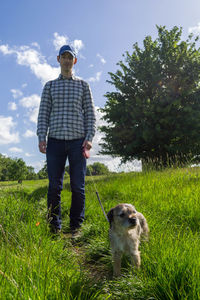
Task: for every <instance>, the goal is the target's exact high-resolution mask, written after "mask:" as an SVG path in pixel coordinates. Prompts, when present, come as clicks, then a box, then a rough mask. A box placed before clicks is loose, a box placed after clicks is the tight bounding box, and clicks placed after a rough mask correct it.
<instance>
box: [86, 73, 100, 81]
mask: <svg viewBox="0 0 200 300" xmlns="http://www.w3.org/2000/svg"><path fill="white" fill-rule="evenodd" d="M101 74H102V72H97V73H96V76H95V77H90V78H88V81H89V82H96V81H99V80H100V78H101Z"/></svg>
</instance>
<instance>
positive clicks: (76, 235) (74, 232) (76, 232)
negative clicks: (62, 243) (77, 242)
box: [71, 228, 81, 239]
mask: <svg viewBox="0 0 200 300" xmlns="http://www.w3.org/2000/svg"><path fill="white" fill-rule="evenodd" d="M71 234H72V239H77V238H79V237H81V231H80V229H79V228H77V229H73V230H71Z"/></svg>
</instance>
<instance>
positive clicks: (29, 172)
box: [26, 166, 37, 180]
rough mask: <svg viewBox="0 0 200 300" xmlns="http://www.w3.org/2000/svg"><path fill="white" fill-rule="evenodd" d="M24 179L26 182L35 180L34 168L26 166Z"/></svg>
mask: <svg viewBox="0 0 200 300" xmlns="http://www.w3.org/2000/svg"><path fill="white" fill-rule="evenodd" d="M26 179H27V180H32V179H37V174H36V173H35V171H34V168H33V167H31V166H27V175H26Z"/></svg>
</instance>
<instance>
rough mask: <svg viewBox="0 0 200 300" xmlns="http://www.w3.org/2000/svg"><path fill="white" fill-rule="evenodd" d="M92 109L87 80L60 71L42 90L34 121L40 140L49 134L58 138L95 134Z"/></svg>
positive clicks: (76, 137) (67, 138)
mask: <svg viewBox="0 0 200 300" xmlns="http://www.w3.org/2000/svg"><path fill="white" fill-rule="evenodd" d="M95 121H96V119H95V108H94V103H93V99H92V94H91V90H90V87H89V85H88V83H87V82H85V81H83V80H81V79H79V78H77V77H74V76H72V77H71V78H70V79H65V78H64V77H63V76H62V75H61V74H60V76H59V77H58V78H57V79H55V80H51V81H48V82H47V83H46V84H45V86H44V89H43V92H42V98H41V102H40V109H39V115H38V123H37V135H38V139H39V142H41V141H46V136H47V133H48V136H49V137H52V138H56V139H60V140H73V139H79V138H85V140H87V141H92V139H93V136H94V134H95Z"/></svg>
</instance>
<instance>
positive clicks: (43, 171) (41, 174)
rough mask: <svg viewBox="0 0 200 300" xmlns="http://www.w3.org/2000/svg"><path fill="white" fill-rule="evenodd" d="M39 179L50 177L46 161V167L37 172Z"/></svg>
mask: <svg viewBox="0 0 200 300" xmlns="http://www.w3.org/2000/svg"><path fill="white" fill-rule="evenodd" d="M37 175H38V178H39V179H46V178H48V173H47V162H45V164H44V167H43V168H42V169H41V170H40V171H39V172H38V173H37Z"/></svg>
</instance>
